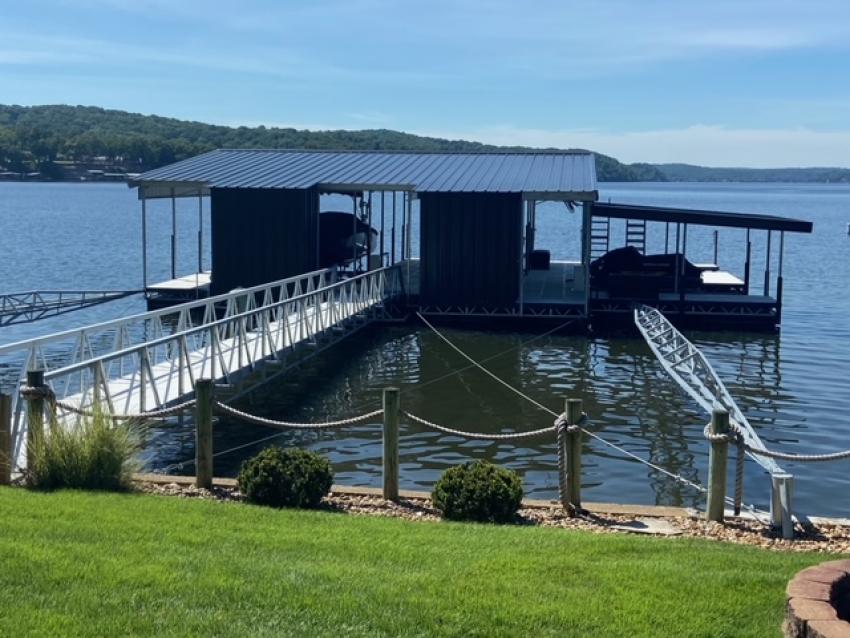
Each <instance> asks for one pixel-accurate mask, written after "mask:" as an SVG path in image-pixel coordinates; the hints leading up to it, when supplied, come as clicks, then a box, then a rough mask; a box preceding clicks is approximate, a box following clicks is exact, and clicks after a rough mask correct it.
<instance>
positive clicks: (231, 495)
mask: <svg viewBox="0 0 850 638" xmlns="http://www.w3.org/2000/svg"><path fill="white" fill-rule="evenodd" d="M136 485H137V487H138V489H139V491H141V492H145V493H148V494H156V495H161V496H172V497H178V498H200V499H204V500H213V501H220V502H227V501H236V502H240V501H244V500H245V499H244V497H243V496H242V494H240V493H239V490H238V489H237V488H235V487H221V486H215V487H213V488H212V490H206V489H203V488H197V487H195V486H194V485H181V484H178V483H157V482H149V481H137V482H136ZM320 508H321V509H324V510H329V511H337V512H344V513H347V514H353V515H360V516H387V517H393V518H403V519H406V520H412V521H440V520H442V518H441V516H440V514H439V512H437V510H435V509H434V507H433V506H432V504H431V501H430V499H426V498H401V499H399V501H398V502H393V501H387V500H384V499H383V498H380V497H378V496H370V495H359V494H348V493H345V492H339V491H336V492H331V493H330V494H329V495H328V496H326V497H325V498H324V499H323V500H322V504H321V506H320ZM516 524H517V525H537V526H541V527H560V528H564V529H580V530H585V531H589V532H593V533H597V534H625V533H635V532H639V533H644V534H652V535H662V536H673V535H675V536H678V537H687V538H703V539H709V540H717V541H723V542H728V543H736V544H740V545H753V546H758V547H763V548H766V549H772V550H780V551H794V552H818V553H824V554H826V553H829V554H839V553H841V554H844V553H847V554H850V527H848V526H843V525H829V524H824V523H818V524H806V525H802V524H800V523H798V524H797V525H796V526H795V534H796V538H795V539H794V540H793V541H791V540H785V539H783V538H782V537H781V535H779V533H778V532H774V531H773V530H772V529H770V527H769V526H766V525H764V524H762V523H760V522H758V521H755V520H751V519H746V518H731V519H729V520H727V522H726V523H714V522H709V521H705V520H703V519H701V518H697V517H663V518H658V517H648V516H640V517H639V516H629V515H622V514H600V513H592V512H587V513H585V514H584V515H583V516H581V517H577V518H569V517H567V516H566V515H565V514H564V512H563V510H562V509H561V508H560V507H558V506H556V505H552V506H551V507H523V508H521V509H520V511H519V515H518V516H517V520H516Z"/></svg>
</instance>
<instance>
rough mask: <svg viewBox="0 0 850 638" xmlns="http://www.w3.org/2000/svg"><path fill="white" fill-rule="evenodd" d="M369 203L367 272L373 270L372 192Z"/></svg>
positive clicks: (367, 209)
mask: <svg viewBox="0 0 850 638" xmlns="http://www.w3.org/2000/svg"><path fill="white" fill-rule="evenodd" d="M368 201H369V203H368V204H367V205H366V211H367V213H368V221H367V222H366V223H367V224H369V230H367V231H366V271H367V272H368V271H370V270H372V191H369V200H368Z"/></svg>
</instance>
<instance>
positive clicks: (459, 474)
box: [431, 461, 522, 523]
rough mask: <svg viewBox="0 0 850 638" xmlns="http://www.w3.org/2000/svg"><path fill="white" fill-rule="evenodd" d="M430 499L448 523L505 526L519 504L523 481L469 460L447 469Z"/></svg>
mask: <svg viewBox="0 0 850 638" xmlns="http://www.w3.org/2000/svg"><path fill="white" fill-rule="evenodd" d="M431 498H432V500H433V502H434V507H436V508H437V509H438V510H439V511H440V512H441V513H442V514H443V516H445V517H446V518H448V519H451V520H466V521H480V522H495V523H507V522H510V521H512V520H513V519H514V517H515V516H516V513H517V510H519V506H520V504H521V503H522V481H521V480H520V478H519V475H518V474H517V473H516V472H514V471H513V470H506V469H505V468H502V467H499V466H498V465H493V464H492V463H488V462H486V461H472V462H470V463H465V464H464V465H459V466H457V467H453V468H450V469H448V470H446V471H445V472H444V473H443V475H442V476H441V477H440V480H438V481H437V483H436V485H434V491H433V492H432V494H431Z"/></svg>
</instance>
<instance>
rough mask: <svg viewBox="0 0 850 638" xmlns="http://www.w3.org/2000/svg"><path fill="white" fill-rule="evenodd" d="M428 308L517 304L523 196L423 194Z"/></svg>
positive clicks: (422, 291)
mask: <svg viewBox="0 0 850 638" xmlns="http://www.w3.org/2000/svg"><path fill="white" fill-rule="evenodd" d="M420 211H421V241H422V245H421V260H422V261H421V284H420V285H421V288H420V303H421V304H422V305H462V306H499V307H506V306H511V305H513V304H514V303H516V302H517V299H518V297H519V267H520V264H519V260H520V226H521V223H522V220H521V216H522V196H521V195H520V194H519V193H499V194H494V193H463V194H457V193H422V194H421V195H420Z"/></svg>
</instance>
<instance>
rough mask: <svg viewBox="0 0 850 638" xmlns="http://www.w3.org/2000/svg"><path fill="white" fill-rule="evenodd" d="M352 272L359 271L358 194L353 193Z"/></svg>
mask: <svg viewBox="0 0 850 638" xmlns="http://www.w3.org/2000/svg"><path fill="white" fill-rule="evenodd" d="M351 272H352V273H356V272H357V194H356V193H352V195H351Z"/></svg>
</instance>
